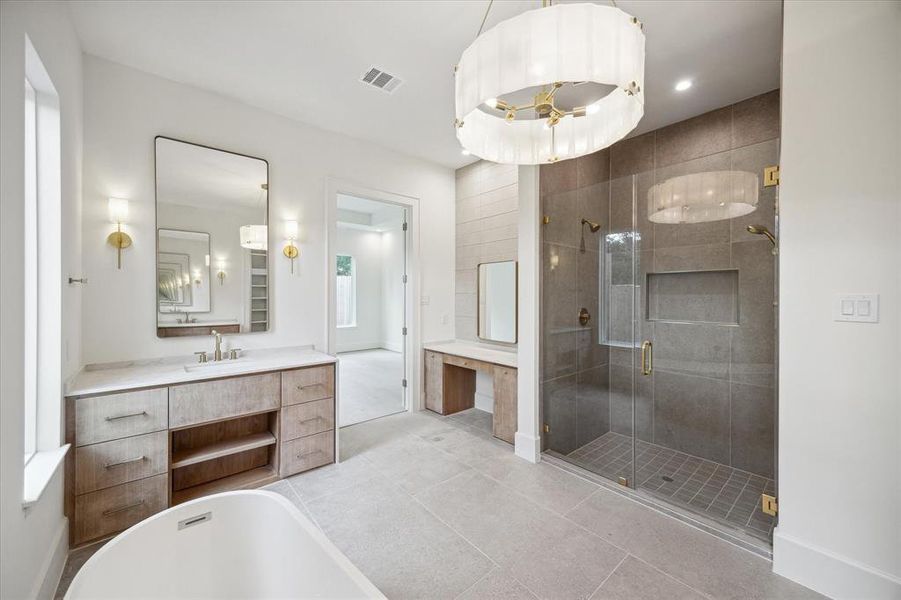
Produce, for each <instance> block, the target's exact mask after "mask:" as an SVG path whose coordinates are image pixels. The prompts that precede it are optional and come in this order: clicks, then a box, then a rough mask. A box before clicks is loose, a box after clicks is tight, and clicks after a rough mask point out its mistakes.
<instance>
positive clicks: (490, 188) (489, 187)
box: [455, 160, 519, 341]
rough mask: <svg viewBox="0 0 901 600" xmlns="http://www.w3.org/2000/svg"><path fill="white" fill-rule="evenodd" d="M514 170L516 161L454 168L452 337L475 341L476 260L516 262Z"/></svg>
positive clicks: (516, 181) (481, 162)
mask: <svg viewBox="0 0 901 600" xmlns="http://www.w3.org/2000/svg"><path fill="white" fill-rule="evenodd" d="M518 174H519V172H518V169H517V167H516V165H500V164H496V163H491V162H488V161H484V160H480V161H479V162H476V163H473V164H471V165H468V166H465V167H463V168H461V169H457V173H456V176H457V223H456V232H457V233H456V235H457V239H456V256H457V272H456V304H455V306H456V310H455V312H456V323H455V325H456V337H457V339H462V340H473V341H475V340H478V336H477V328H476V302H477V298H476V291H477V288H476V274H477V272H478V265H479V263H484V262H496V261H503V260H517V232H518V221H519V183H518V176H519V175H518Z"/></svg>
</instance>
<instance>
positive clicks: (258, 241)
mask: <svg viewBox="0 0 901 600" xmlns="http://www.w3.org/2000/svg"><path fill="white" fill-rule="evenodd" d="M240 236H241V247H242V248H249V249H250V250H266V249H267V243H268V237H269V236H268V227H266V226H265V225H243V226H242V227H241V230H240Z"/></svg>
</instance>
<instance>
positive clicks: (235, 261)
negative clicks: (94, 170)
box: [156, 136, 269, 337]
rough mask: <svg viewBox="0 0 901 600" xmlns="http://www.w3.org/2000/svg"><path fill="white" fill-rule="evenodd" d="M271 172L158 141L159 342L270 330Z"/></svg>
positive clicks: (246, 160) (236, 157) (226, 155)
mask: <svg viewBox="0 0 901 600" xmlns="http://www.w3.org/2000/svg"><path fill="white" fill-rule="evenodd" d="M268 225H269V165H268V163H267V162H266V161H265V160H262V159H259V158H253V157H250V156H244V155H242V154H236V153H234V152H226V151H224V150H216V149H215V148H208V147H206V146H200V145H197V144H190V143H187V142H182V141H179V140H173V139H170V138H166V137H162V136H159V137H157V138H156V227H157V261H156V265H157V268H156V289H157V301H156V306H157V317H156V322H157V324H156V333H157V336H158V337H176V336H178V337H181V336H187V335H210V332H211V331H212V330H214V329H215V330H216V331H218V332H220V333H249V332H254V331H266V330H268V329H269V257H268V248H269V227H268Z"/></svg>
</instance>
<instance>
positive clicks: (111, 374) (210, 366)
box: [66, 346, 337, 396]
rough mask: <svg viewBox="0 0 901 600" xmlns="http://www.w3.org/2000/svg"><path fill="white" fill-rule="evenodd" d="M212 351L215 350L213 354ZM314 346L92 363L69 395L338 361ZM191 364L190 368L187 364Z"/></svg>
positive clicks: (77, 377) (69, 387)
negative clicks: (216, 358)
mask: <svg viewBox="0 0 901 600" xmlns="http://www.w3.org/2000/svg"><path fill="white" fill-rule="evenodd" d="M211 354H212V353H211ZM336 360H337V359H336V358H335V357H334V356H331V355H329V354H325V353H324V352H318V351H317V350H314V349H313V347H312V346H298V347H292V348H272V349H267V350H245V351H244V352H242V353H241V356H240V357H239V358H237V359H236V360H222V361H220V362H209V363H206V364H205V365H199V364H198V363H197V357H196V356H177V357H168V358H161V359H156V360H140V361H131V362H119V363H106V364H99V365H88V366H86V367H84V368H83V369H82V370H81V371H79V372H78V373H77V374H75V375H74V376H73V377H72V378H71V379H69V381H68V382H67V383H66V396H87V395H91V394H103V393H106V392H117V391H124V390H133V389H138V388H147V387H159V386H164V385H171V384H174V383H187V382H192V381H203V380H205V379H216V378H219V377H231V376H235V375H249V374H251V373H262V372H266V371H281V370H283V369H293V368H298V367H309V366H314V365H323V364H329V363H334V362H335V361H336ZM186 366H187V367H188V369H190V370H188V369H186V368H185V367H186Z"/></svg>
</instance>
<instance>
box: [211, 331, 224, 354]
mask: <svg viewBox="0 0 901 600" xmlns="http://www.w3.org/2000/svg"><path fill="white" fill-rule="evenodd" d="M212 334H213V335H214V336H216V351H215V352H214V353H213V360H214V361H216V362H218V361H220V360H222V334H221V333H219V332H218V331H216V330H215V329H214V330H213V331H212Z"/></svg>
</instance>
